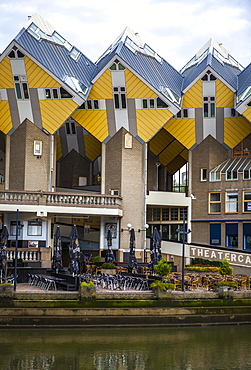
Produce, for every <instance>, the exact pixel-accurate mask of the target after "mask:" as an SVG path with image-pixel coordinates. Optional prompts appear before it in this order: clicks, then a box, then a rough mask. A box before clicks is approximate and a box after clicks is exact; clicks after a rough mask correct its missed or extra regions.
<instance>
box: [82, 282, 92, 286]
mask: <svg viewBox="0 0 251 370" xmlns="http://www.w3.org/2000/svg"><path fill="white" fill-rule="evenodd" d="M80 286H95V284H94V282H93V281H89V283H86V282H85V281H82V283H81V284H80Z"/></svg>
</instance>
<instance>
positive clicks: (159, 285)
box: [150, 280, 175, 291]
mask: <svg viewBox="0 0 251 370" xmlns="http://www.w3.org/2000/svg"><path fill="white" fill-rule="evenodd" d="M150 288H151V289H157V288H160V289H161V290H164V291H166V290H175V285H174V284H172V283H165V282H163V281H161V280H155V281H154V282H153V283H152V284H151V285H150Z"/></svg>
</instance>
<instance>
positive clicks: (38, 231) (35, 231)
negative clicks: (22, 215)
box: [27, 220, 42, 236]
mask: <svg viewBox="0 0 251 370" xmlns="http://www.w3.org/2000/svg"><path fill="white" fill-rule="evenodd" d="M27 234H28V235H30V236H41V235H42V221H41V220H34V221H28V232H27Z"/></svg>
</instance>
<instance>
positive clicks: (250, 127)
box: [224, 117, 251, 148]
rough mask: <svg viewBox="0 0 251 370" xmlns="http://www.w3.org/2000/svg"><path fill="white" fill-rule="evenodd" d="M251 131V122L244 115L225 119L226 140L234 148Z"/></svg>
mask: <svg viewBox="0 0 251 370" xmlns="http://www.w3.org/2000/svg"><path fill="white" fill-rule="evenodd" d="M250 133H251V123H250V122H249V121H248V120H246V118H244V117H238V118H234V117H233V118H225V119H224V142H225V143H226V144H227V145H228V146H229V147H230V148H234V147H235V146H236V145H237V144H238V143H239V142H240V141H242V140H243V139H244V138H245V137H246V136H248V135H249V134H250Z"/></svg>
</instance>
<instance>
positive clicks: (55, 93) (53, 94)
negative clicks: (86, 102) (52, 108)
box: [45, 89, 71, 99]
mask: <svg viewBox="0 0 251 370" xmlns="http://www.w3.org/2000/svg"><path fill="white" fill-rule="evenodd" d="M62 91H63V94H64V92H66V91H65V90H64V89H63V90H62ZM60 93H61V90H59V89H45V97H46V99H59V94H60ZM67 94H68V93H67ZM69 95H70V94H69ZM70 96H71V95H70ZM61 97H62V96H61Z"/></svg>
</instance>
